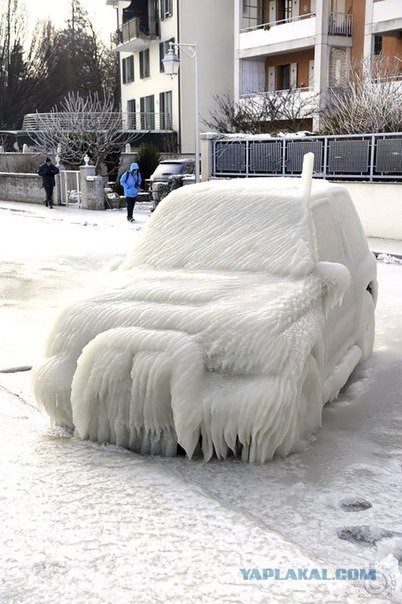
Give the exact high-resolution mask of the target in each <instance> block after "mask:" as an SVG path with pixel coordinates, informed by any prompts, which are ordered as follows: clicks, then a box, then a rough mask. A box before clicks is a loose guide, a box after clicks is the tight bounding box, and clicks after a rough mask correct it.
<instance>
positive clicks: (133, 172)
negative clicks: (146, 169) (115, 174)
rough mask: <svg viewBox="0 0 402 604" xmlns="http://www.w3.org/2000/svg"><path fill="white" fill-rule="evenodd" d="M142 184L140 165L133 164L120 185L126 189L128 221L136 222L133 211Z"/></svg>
mask: <svg viewBox="0 0 402 604" xmlns="http://www.w3.org/2000/svg"><path fill="white" fill-rule="evenodd" d="M141 183H142V178H141V174H140V171H139V167H138V164H137V163H136V162H133V163H132V164H131V166H130V170H127V172H124V174H123V175H122V177H121V178H120V184H121V186H122V187H123V189H124V195H125V198H126V202H127V220H128V221H129V222H134V218H133V211H134V206H135V200H136V197H137V195H138V193H139V191H140V190H141Z"/></svg>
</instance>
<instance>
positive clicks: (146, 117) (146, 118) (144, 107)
mask: <svg viewBox="0 0 402 604" xmlns="http://www.w3.org/2000/svg"><path fill="white" fill-rule="evenodd" d="M140 111H141V130H155V99H154V95H153V94H152V95H150V96H142V97H141V98H140Z"/></svg>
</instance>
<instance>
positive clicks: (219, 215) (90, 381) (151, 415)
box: [34, 179, 349, 462]
mask: <svg viewBox="0 0 402 604" xmlns="http://www.w3.org/2000/svg"><path fill="white" fill-rule="evenodd" d="M328 187H330V185H328V183H320V182H318V183H317V182H314V183H313V191H312V198H314V196H315V197H317V196H319V195H322V194H323V193H325V191H326V190H327V189H328ZM315 248H316V243H315V239H314V234H313V229H312V223H311V211H310V206H309V202H308V200H306V199H304V198H303V196H302V193H301V188H300V181H299V180H298V179H254V180H251V179H250V180H241V179H236V180H230V181H217V182H209V183H205V184H201V185H194V186H186V187H183V188H182V189H179V190H176V191H174V192H173V193H171V194H170V195H169V196H168V197H167V198H166V199H165V200H164V201H163V202H162V203H161V204H160V206H159V207H158V209H157V210H156V211H155V213H154V215H153V216H152V218H151V219H150V221H149V223H148V224H147V226H146V228H145V229H144V231H143V233H142V234H141V237H140V240H139V241H138V242H137V244H136V246H135V248H134V249H133V251H132V253H130V254H129V255H128V257H127V258H126V260H125V261H124V263H123V264H122V266H121V267H120V268H119V270H117V271H116V272H115V273H114V274H113V275H111V277H110V280H109V283H108V286H107V288H105V289H103V290H102V291H100V292H98V293H95V294H93V295H91V296H90V297H88V298H87V299H84V300H82V302H80V303H78V304H75V305H74V306H71V307H70V308H68V309H66V310H64V311H63V312H62V314H61V315H60V317H59V319H58V320H57V322H56V324H55V325H54V327H53V329H52V331H51V332H50V335H49V337H48V340H47V346H46V352H45V358H44V359H43V360H42V361H41V362H40V363H39V364H38V365H37V367H36V368H35V371H34V391H35V395H36V398H37V400H38V402H39V403H40V405H42V406H43V407H44V408H45V409H46V411H47V413H48V414H49V415H50V416H51V417H52V418H53V420H54V421H55V422H56V423H57V424H61V425H66V426H70V427H71V428H75V429H76V430H77V432H78V434H79V435H80V436H81V437H82V438H90V439H92V440H96V441H100V442H110V443H115V444H118V445H121V446H123V447H127V448H130V449H132V450H133V451H138V452H142V453H152V454H163V455H174V454H175V453H176V450H177V444H180V445H181V447H183V448H184V449H185V451H186V453H187V454H188V455H189V456H190V457H191V456H192V455H193V454H194V452H195V451H202V453H203V454H204V456H205V458H206V459H209V458H210V457H211V456H212V455H213V454H216V455H217V456H218V457H219V458H224V457H226V456H227V455H228V454H230V453H231V452H232V453H234V454H236V455H240V456H241V457H242V459H244V460H248V461H258V462H264V461H266V460H269V459H271V458H272V457H273V456H274V455H275V454H287V453H289V452H291V451H293V450H295V449H297V448H298V447H299V446H300V444H301V443H302V442H303V439H305V438H306V437H307V436H309V435H310V434H311V433H312V432H313V431H314V430H316V429H317V427H318V426H319V425H320V422H321V411H322V403H323V399H322V375H321V368H320V367H319V364H320V359H321V357H322V351H321V350H320V342H322V338H321V336H322V330H323V326H324V321H325V313H326V312H327V311H328V309H327V308H326V304H328V298H327V299H326V300H324V294H323V276H322V274H321V273H320V271H318V270H317V269H316V267H317V253H316V249H315ZM343 269H344V267H341V268H339V265H338V268H337V269H335V268H334V270H333V271H332V269H331V267H329V268H327V272H329V273H330V276H331V277H332V278H333V279H334V280H335V282H336V284H337V295H338V298H337V300H335V297H334V302H335V301H338V302H339V301H340V299H341V298H342V295H340V296H339V291H341V293H342V292H343V291H344V290H346V289H347V287H348V285H349V276H348V271H347V270H346V269H344V270H343ZM336 271H338V272H336ZM342 271H343V272H342ZM326 281H327V283H329V282H330V279H329V278H328V277H326Z"/></svg>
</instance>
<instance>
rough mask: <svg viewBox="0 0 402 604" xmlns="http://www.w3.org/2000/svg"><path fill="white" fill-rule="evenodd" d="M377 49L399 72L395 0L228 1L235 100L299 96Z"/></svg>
mask: <svg viewBox="0 0 402 604" xmlns="http://www.w3.org/2000/svg"><path fill="white" fill-rule="evenodd" d="M380 53H381V54H382V55H383V56H386V57H389V58H390V59H392V60H393V61H399V62H400V63H401V70H400V71H401V73H402V0H235V76H234V82H235V97H236V98H237V99H241V98H242V97H245V96H247V97H249V96H253V95H262V94H274V93H275V92H277V91H280V90H284V89H289V88H294V89H296V90H297V91H298V92H300V94H301V97H302V98H305V99H306V98H308V97H309V96H310V97H312V96H313V95H315V94H316V93H322V92H324V91H325V90H327V89H328V88H333V87H337V86H340V85H342V83H343V82H344V81H345V78H347V76H348V73H349V72H350V69H351V66H352V64H353V63H354V62H357V61H359V60H361V59H362V58H363V57H364V58H365V59H366V60H368V61H371V60H372V58H373V57H374V56H376V55H379V54H380ZM321 96H322V97H323V95H321ZM307 125H310V128H309V129H313V128H314V127H317V126H318V123H315V124H313V123H312V120H310V124H309V123H307Z"/></svg>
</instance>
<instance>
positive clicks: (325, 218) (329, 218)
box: [312, 200, 345, 263]
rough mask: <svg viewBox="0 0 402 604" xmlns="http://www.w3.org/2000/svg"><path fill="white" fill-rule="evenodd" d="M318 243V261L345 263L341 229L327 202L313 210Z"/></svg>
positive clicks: (319, 203)
mask: <svg viewBox="0 0 402 604" xmlns="http://www.w3.org/2000/svg"><path fill="white" fill-rule="evenodd" d="M312 214H313V222H314V228H315V238H316V243H317V252H318V260H321V261H325V262H341V263H344V262H345V248H344V245H343V240H342V237H341V235H340V232H339V227H338V224H337V221H336V220H335V217H334V215H333V213H332V211H331V207H330V204H329V203H328V201H327V200H323V201H320V202H318V203H317V205H315V206H314V207H313V209H312Z"/></svg>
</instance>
